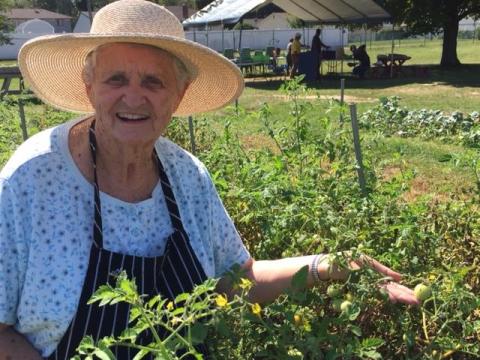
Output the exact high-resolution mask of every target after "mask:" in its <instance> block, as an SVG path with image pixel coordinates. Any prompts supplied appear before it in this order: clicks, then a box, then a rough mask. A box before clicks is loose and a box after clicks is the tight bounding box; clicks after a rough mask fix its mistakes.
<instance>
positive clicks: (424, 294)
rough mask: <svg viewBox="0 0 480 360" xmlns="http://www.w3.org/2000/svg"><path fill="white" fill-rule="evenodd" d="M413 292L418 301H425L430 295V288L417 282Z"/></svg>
mask: <svg viewBox="0 0 480 360" xmlns="http://www.w3.org/2000/svg"><path fill="white" fill-rule="evenodd" d="M413 292H414V293H415V297H416V298H417V299H418V300H420V301H425V300H427V299H428V298H429V297H430V296H432V288H431V287H430V286H427V285H425V284H418V285H417V286H415V289H414V290H413Z"/></svg>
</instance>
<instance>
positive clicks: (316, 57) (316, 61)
mask: <svg viewBox="0 0 480 360" xmlns="http://www.w3.org/2000/svg"><path fill="white" fill-rule="evenodd" d="M321 34H322V31H321V30H320V29H317V31H315V35H314V36H313V38H312V47H311V52H312V56H313V71H314V72H315V80H320V77H321V72H320V67H321V65H322V48H327V47H328V46H327V45H325V44H324V43H323V42H322V40H320V36H321Z"/></svg>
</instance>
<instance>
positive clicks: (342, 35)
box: [340, 24, 345, 81]
mask: <svg viewBox="0 0 480 360" xmlns="http://www.w3.org/2000/svg"><path fill="white" fill-rule="evenodd" d="M340 36H341V37H342V40H341V44H342V51H340V55H341V56H342V59H341V60H342V61H341V62H340V73H341V74H342V76H343V58H344V57H345V56H343V54H344V53H345V25H344V24H342V33H341V35H340ZM344 81H345V80H344Z"/></svg>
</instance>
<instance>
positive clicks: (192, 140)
mask: <svg viewBox="0 0 480 360" xmlns="http://www.w3.org/2000/svg"><path fill="white" fill-rule="evenodd" d="M188 130H189V131H190V148H191V150H192V154H193V155H195V153H196V152H197V147H196V146H195V133H194V132H193V118H192V117H191V116H189V117H188Z"/></svg>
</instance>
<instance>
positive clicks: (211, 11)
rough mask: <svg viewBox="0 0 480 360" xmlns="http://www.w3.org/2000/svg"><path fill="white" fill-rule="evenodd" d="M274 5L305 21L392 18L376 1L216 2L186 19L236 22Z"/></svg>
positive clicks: (196, 23)
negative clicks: (258, 9)
mask: <svg viewBox="0 0 480 360" xmlns="http://www.w3.org/2000/svg"><path fill="white" fill-rule="evenodd" d="M270 3H273V4H275V5H277V6H278V7H280V8H281V9H283V10H284V11H285V12H287V13H289V14H291V15H293V16H296V17H297V18H299V19H302V20H303V21H305V22H313V23H323V24H348V23H367V22H372V21H383V20H388V19H390V15H389V14H388V13H387V12H386V11H385V10H384V9H383V8H382V7H381V6H380V5H378V4H377V3H376V2H375V0H216V1H214V2H212V3H211V4H209V5H207V6H206V7H204V8H203V9H201V10H200V11H198V12H197V13H195V14H194V15H192V16H191V17H190V18H188V19H186V20H185V21H184V22H183V25H185V26H200V25H205V24H208V23H219V22H222V23H224V24H231V23H236V22H238V21H239V20H240V19H241V18H242V16H244V15H245V14H247V13H248V12H250V11H252V10H254V9H256V8H260V7H262V6H264V5H267V4H270Z"/></svg>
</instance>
